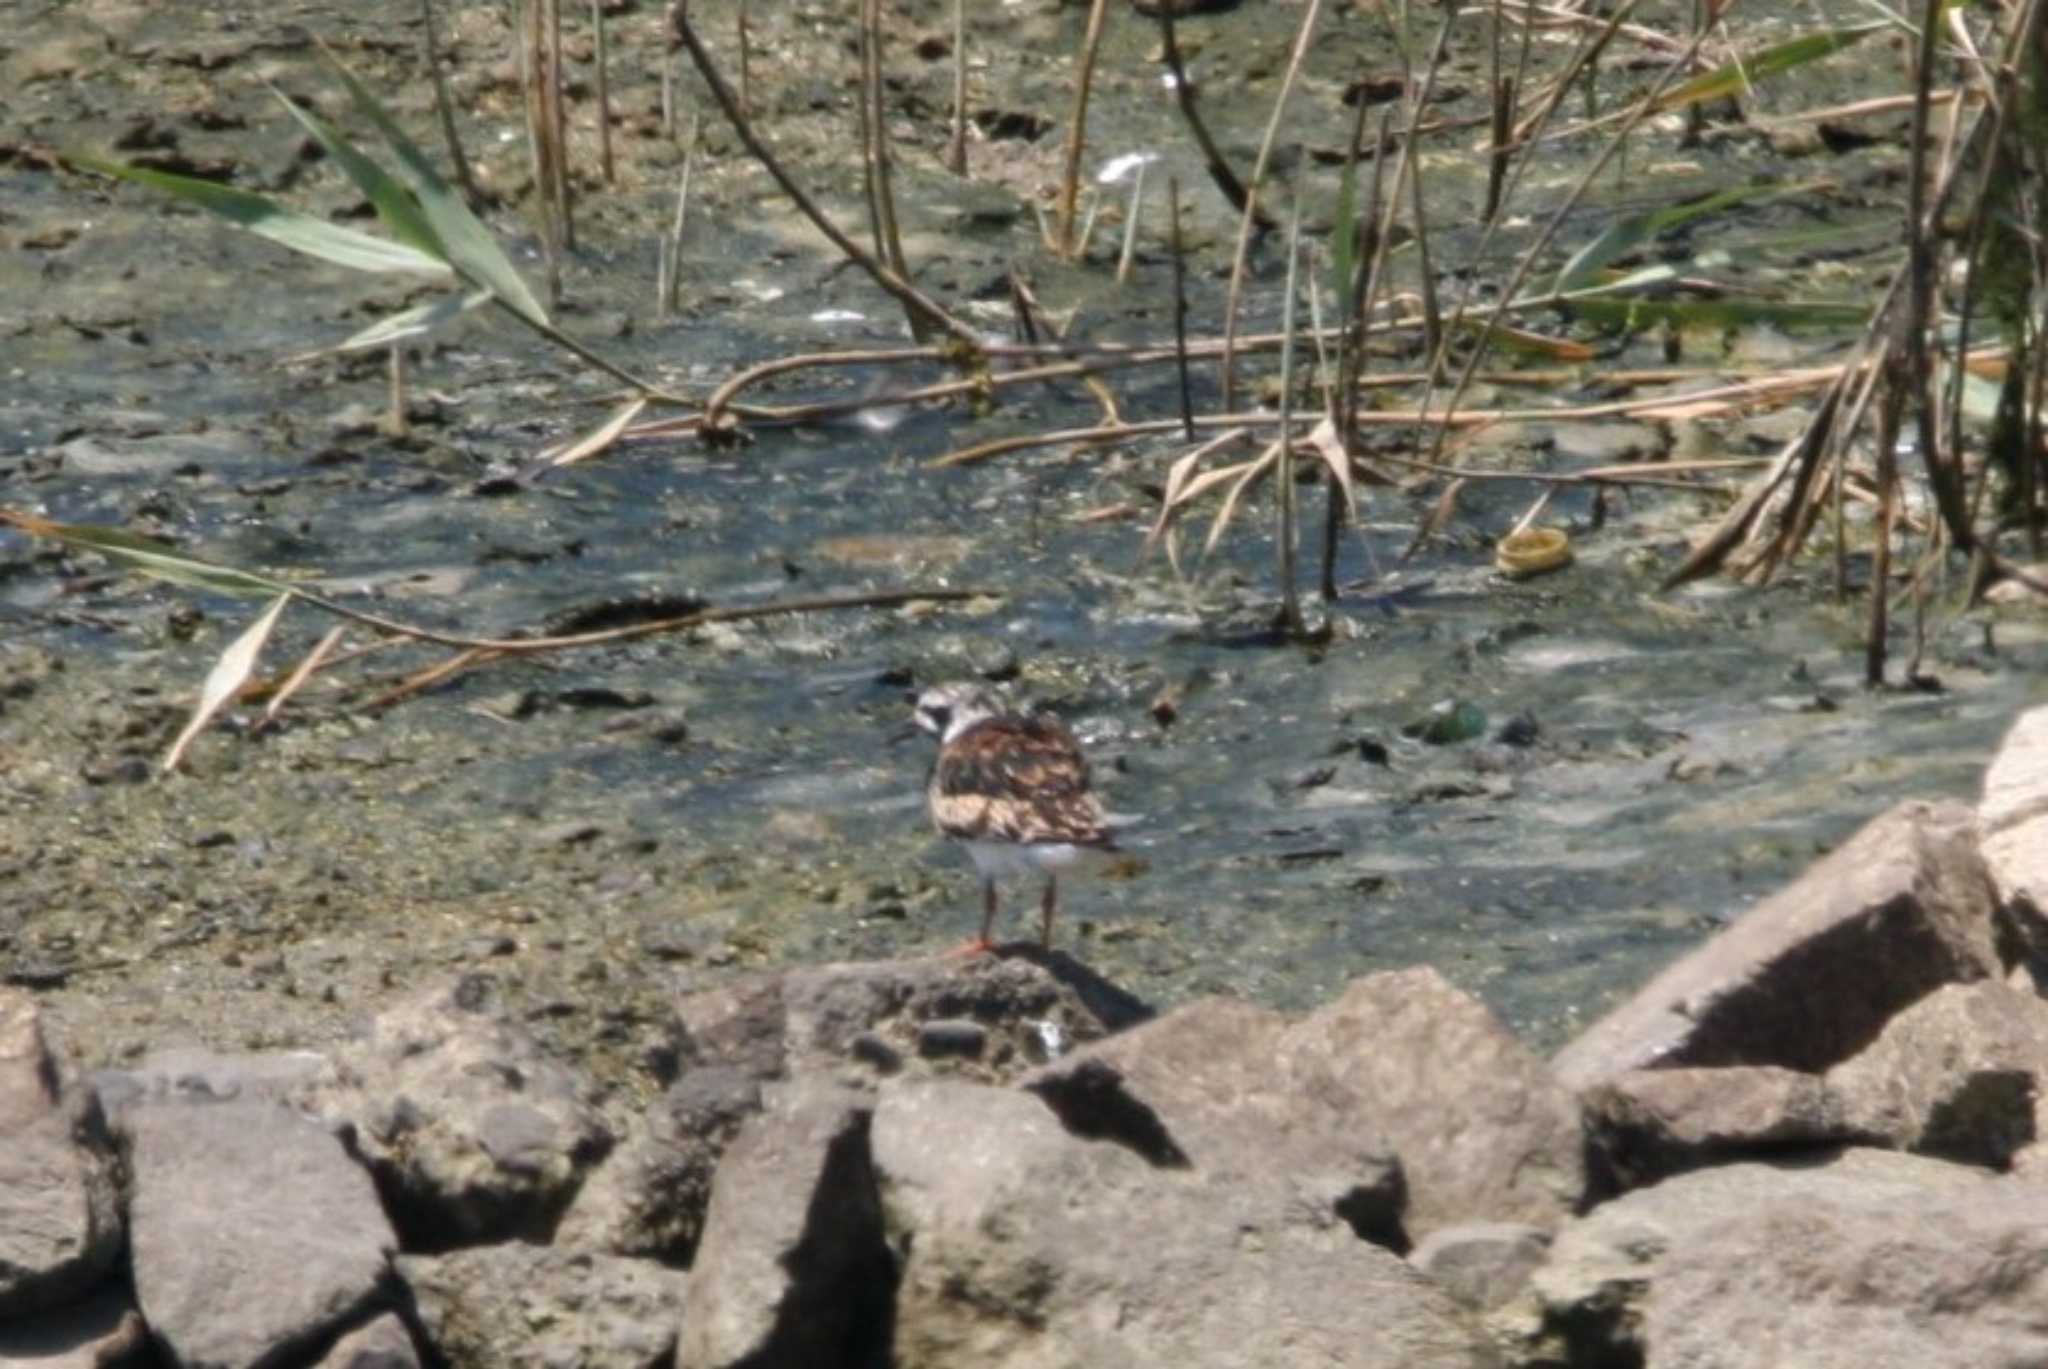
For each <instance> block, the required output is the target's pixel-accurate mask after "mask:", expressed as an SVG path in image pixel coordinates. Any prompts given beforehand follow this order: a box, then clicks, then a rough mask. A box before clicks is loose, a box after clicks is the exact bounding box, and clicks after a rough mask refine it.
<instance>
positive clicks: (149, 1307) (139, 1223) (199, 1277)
mask: <svg viewBox="0 0 2048 1369" xmlns="http://www.w3.org/2000/svg"><path fill="white" fill-rule="evenodd" d="M118 1125H119V1128H120V1133H121V1139H122V1141H123V1143H124V1149H125V1150H126V1153H127V1156H128V1165H129V1183H130V1186H131V1194H130V1198H129V1244H130V1261H131V1264H132V1267H133V1271H134V1276H135V1295H136V1301H137V1302H138V1303H139V1304H140V1306H141V1308H142V1314H143V1316H144V1318H145V1319H147V1321H148V1322H149V1326H150V1330H151V1331H152V1332H153V1333H155V1335H156V1336H157V1338H158V1339H159V1340H161V1341H162V1342H163V1343H164V1344H165V1346H167V1347H168V1348H169V1350H170V1352H171V1354H172V1355H173V1356H174V1357H175V1360H176V1362H177V1363H178V1364H179V1365H181V1366H188V1367H190V1369H201V1367H202V1366H204V1367H208V1369H210V1367H211V1366H220V1369H229V1366H236V1367H239V1366H250V1365H264V1364H273V1363H279V1362H283V1361H287V1360H290V1359H293V1358H296V1357H299V1356H303V1355H305V1354H307V1353H309V1352H310V1351H312V1350H313V1349H315V1348H316V1347H317V1346H318V1345H319V1344H320V1343H321V1342H322V1341H323V1340H325V1339H327V1338H329V1337H332V1336H333V1335H334V1334H335V1333H336V1331H338V1330H339V1329H340V1328H341V1327H342V1326H343V1325H345V1324H347V1323H348V1322H350V1321H351V1320H354V1319H355V1318H357V1317H358V1316H360V1315H361V1314H363V1313H364V1312H365V1311H366V1310H368V1309H369V1308H370V1307H371V1306H372V1305H373V1303H374V1302H375V1301H376V1300H377V1299H378V1298H380V1297H381V1296H383V1295H384V1293H385V1288H384V1280H385V1278H386V1277H387V1275H388V1272H389V1269H388V1265H387V1262H386V1260H387V1255H388V1253H389V1252H390V1251H391V1250H392V1248H393V1247H395V1246H396V1244H397V1240H396V1238H395V1236H394V1235H393V1234H392V1231H391V1227H390V1224H389V1223H388V1222H386V1221H385V1219H384V1213H383V1209H382V1208H381V1207H380V1206H379V1205H378V1202H377V1191H376V1188H375V1186H374V1185H373V1184H372V1183H371V1182H370V1176H369V1175H368V1174H367V1173H365V1172H364V1171H363V1169H362V1167H361V1166H359V1165H358V1164H356V1163H355V1161H353V1160H351V1159H350V1158H349V1156H348V1154H347V1152H346V1151H344V1150H343V1149H342V1147H341V1143H340V1142H339V1141H337V1140H336V1139H335V1137H334V1135H333V1134H332V1133H331V1132H329V1131H328V1130H326V1129H325V1128H323V1127H320V1126H318V1125H316V1124H315V1123H313V1122H311V1121H308V1120H307V1119H306V1118H304V1117H301V1116H300V1115H298V1114H297V1113H295V1112H293V1111H291V1110H289V1109H288V1108H286V1107H284V1106H282V1105H280V1104H276V1103H266V1102H247V1101H242V1100H235V1101H231V1102H225V1103H191V1102H141V1103H137V1104H135V1105H132V1106H130V1107H128V1108H126V1109H124V1110H123V1111H122V1113H121V1115H120V1118H119V1124H118Z"/></svg>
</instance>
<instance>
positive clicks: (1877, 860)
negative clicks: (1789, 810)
mask: <svg viewBox="0 0 2048 1369" xmlns="http://www.w3.org/2000/svg"><path fill="white" fill-rule="evenodd" d="M1997 907H1998V894H1997V889H1996V887H1995V886H1994V885H1993V883H1992V880H1991V875H1990V872H1989V871H1988V870H1987V869H1986V868H1985V865H1984V861H1983V858H1982V857H1981V856H1980V855H1979V854H1978V851H1977V832H1976V820H1975V818H1974V816H1973V815H1972V813H1971V812H1970V810H1969V809H1967V808H1964V807H1963V806H1961V805H1960V804H1954V803H1936V804H1928V803H1903V804H1900V805H1899V806H1898V807H1896V808H1893V809H1892V810H1890V811H1889V812H1887V813H1884V814H1883V815H1881V816H1879V817H1877V818H1874V819H1872V820H1871V822H1869V823H1868V824H1867V825H1866V826H1865V827H1864V828H1863V829H1862V830H1861V831H1860V832H1858V833H1857V834H1856V835H1855V836H1853V837H1851V838H1850V839H1849V840H1848V841H1846V842H1844V843H1843V844H1842V845H1841V846H1840V847H1838V848H1836V849H1835V850H1834V851H1833V852H1831V853H1830V854H1829V855H1827V856H1826V857H1825V858H1823V859H1822V860H1820V861H1818V862H1817V863H1815V864H1814V865H1813V866H1812V867H1811V868H1810V869H1809V870H1807V872H1806V873H1805V874H1804V875H1802V876H1800V878H1799V879H1797V880H1795V881H1794V882H1793V883H1792V884H1790V885H1789V886H1787V887H1786V888H1784V889H1782V890H1780V891H1779V892H1778V893H1776V894H1774V895H1772V896H1771V897H1770V898H1767V899H1765V900H1764V901H1763V902H1762V903H1759V904H1757V905H1756V906H1755V907H1754V908H1752V909H1750V910H1749V911H1748V912H1747V913H1745V914H1743V915H1742V917H1741V918H1739V919H1738V920H1737V921H1736V922H1735V923H1734V924H1733V925H1732V926H1730V927H1729V928H1727V929H1726V930H1725V931H1723V932H1721V933H1720V934H1719V935H1718V936H1716V937H1714V938H1713V939H1712V940H1711V941H1709V942H1707V943H1706V944H1705V945H1704V946H1701V947H1700V948H1699V949H1698V950H1695V951H1693V952H1692V953H1691V954H1689V955H1686V956H1684V957H1683V958H1681V959H1680V960H1679V961H1677V962H1676V963H1675V964H1673V965H1671V966H1670V967H1669V968H1667V969H1666V970H1664V972H1663V973H1661V974H1659V975H1658V976H1657V977H1656V978H1655V979H1653V980H1651V981H1650V983H1649V984H1648V985H1647V986H1646V987H1645V988H1643V989H1642V990H1641V991H1639V992H1638V993H1637V994H1635V995H1634V996H1633V997H1632V998H1630V999H1629V1000H1628V1001H1626V1002H1625V1003H1623V1004H1622V1005H1621V1006H1620V1007H1618V1008H1616V1009H1615V1010H1614V1011H1613V1012H1611V1013H1609V1014H1608V1015H1607V1016H1606V1017H1604V1018H1602V1019H1601V1020H1600V1021H1599V1022H1596V1023H1595V1024H1594V1025H1593V1026H1592V1027H1591V1028H1589V1029H1588V1030H1587V1031H1586V1032H1585V1033H1584V1034H1583V1035H1581V1036H1580V1037H1579V1038H1578V1039H1577V1040H1575V1041H1573V1042H1572V1043H1571V1044H1569V1045H1568V1046H1566V1047H1565V1048H1564V1050H1563V1051H1561V1052H1559V1053H1558V1055H1557V1057H1556V1059H1555V1060H1554V1061H1553V1065H1554V1067H1555V1068H1556V1070H1557V1073H1558V1076H1559V1077H1560V1078H1561V1079H1563V1080H1564V1082H1565V1083H1566V1084H1567V1085H1569V1086H1570V1087H1572V1088H1575V1089H1583V1088H1586V1087H1588V1086H1590V1085H1592V1084H1596V1083H1599V1082H1601V1081H1603V1080H1606V1079H1611V1078H1613V1077H1614V1076H1615V1075H1617V1074H1620V1073H1622V1072H1623V1071H1625V1070H1631V1069H1645V1068H1672V1067H1678V1066H1715V1065H1781V1066H1784V1067H1785V1068H1787V1069H1796V1070H1807V1071H1811V1072H1819V1071H1822V1070H1825V1069H1827V1068H1829V1067H1830V1066H1832V1065H1835V1064H1838V1063H1839V1062H1841V1061H1843V1060H1846V1059H1847V1058H1848V1057H1850V1056H1851V1055H1854V1054H1855V1053H1856V1052H1857V1051H1859V1050H1861V1049H1862V1048H1863V1047H1864V1046H1866V1045H1868V1044H1869V1043H1870V1042H1871V1041H1872V1040H1874V1039H1875V1038H1876V1036H1877V1034H1878V1032H1880V1031H1882V1030H1883V1028H1884V1024H1885V1022H1886V1021H1887V1020H1889V1019H1890V1017H1891V1016H1892V1014H1894V1013H1896V1012H1898V1011H1899V1010H1900V1009H1901V1008H1904V1007H1906V1006H1907V1005H1908V1004H1910V1003H1913V1002H1915V1001H1917V1000H1918V999H1919V998H1921V997H1922V996H1924V995H1925V994H1927V993H1929V992H1931V991H1933V990H1934V989H1936V988H1938V987H1939V986H1941V985H1943V984H1951V983H1957V982H1967V981H1970V980H1976V979H1985V978H1996V977H1999V976H2000V975H2001V974H2002V973H2003V971H2004V968H2005V967H2004V964H2003V962H2002V961H2001V959H2000V956H1999V954H1998V952H1997V950H1996V948H1995V933H1994V923H1993V917H1994V911H1995V910H1996V909H1997Z"/></svg>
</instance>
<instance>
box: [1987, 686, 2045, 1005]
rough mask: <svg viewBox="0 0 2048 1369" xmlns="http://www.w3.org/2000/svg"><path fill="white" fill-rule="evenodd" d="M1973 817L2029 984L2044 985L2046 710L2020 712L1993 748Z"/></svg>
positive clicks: (2035, 709)
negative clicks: (2024, 951)
mask: <svg viewBox="0 0 2048 1369" xmlns="http://www.w3.org/2000/svg"><path fill="white" fill-rule="evenodd" d="M1977 817H1978V820H1979V821H1980V822H1982V823H1983V825H1984V863H1985V864H1986V865H1988V866H1989V867H1990V868H1991V874H1992V877H1993V878H1994V879H1996V880H1997V881H1998V888H1999V890H2000V891H2001V892H2002V893H2003V894H2004V895H2005V897H2006V900H2007V903H2008V905H2009V910H2010V911H2011V912H2012V913H2013V915H2014V916H2015V918H2016V919H2017V920H2018V922H2019V924H2020V925H2019V926H2017V927H2016V928H2014V930H2015V931H2016V932H2018V933H2019V934H2020V935H2021V938H2022V939H2023V940H2024V941H2025V942H2026V943H2027V945H2028V950H2029V952H2030V954H2028V955H2027V957H2026V958H2027V960H2028V961H2029V962H2030V963H2029V968H2030V969H2031V970H2032V972H2033V975H2034V979H2035V982H2036V983H2037V984H2048V932H2044V931H2043V929H2042V926H2041V921H2042V915H2041V910H2043V909H2048V708H2034V709H2029V710H2028V711H2027V712H2025V713H2022V714H2021V715H2020V716H2019V719H2018V720H2017V721H2016V722H2014V723H2013V725H2012V728H2011V730H2010V731H2008V732H2007V733H2006V734H2005V739H2004V740H2003V741H2001V742H2000V743H1999V744H1998V751H1997V754H1995V755H1994V756H1992V758H1991V764H1990V765H1988V766H1986V767H1985V769H1984V797H1983V799H1982V800H1981V801H1980V802H1979V803H1978V804H1977ZM2013 905H2017V906H2013ZM2008 956H2009V958H2010V952H2008Z"/></svg>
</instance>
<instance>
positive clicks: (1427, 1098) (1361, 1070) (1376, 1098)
mask: <svg viewBox="0 0 2048 1369" xmlns="http://www.w3.org/2000/svg"><path fill="white" fill-rule="evenodd" d="M1281 1051H1282V1058H1283V1059H1284V1061H1285V1067H1286V1069H1287V1070H1288V1072H1289V1073H1290V1074H1291V1075H1292V1077H1294V1078H1295V1079H1296V1080H1298V1081H1299V1082H1300V1084H1301V1086H1302V1087H1303V1088H1305V1089H1313V1090H1317V1091H1320V1090H1321V1089H1322V1088H1323V1087H1325V1086H1326V1082H1335V1083H1336V1084H1337V1085H1338V1086H1339V1087H1340V1088H1343V1089H1345V1090H1348V1091H1349V1092H1350V1093H1352V1094H1353V1095H1354V1096H1356V1097H1357V1098H1359V1099H1360V1100H1362V1103H1363V1109H1362V1115H1363V1117H1364V1118H1366V1119H1368V1120H1369V1121H1370V1123H1371V1124H1372V1126H1373V1127H1375V1128H1376V1129H1378V1130H1379V1131H1380V1132H1381V1133H1383V1134H1384V1135H1385V1136H1386V1138H1387V1139H1388V1140H1389V1141H1390V1142H1392V1144H1393V1147H1394V1151H1395V1153H1396V1154H1397V1155H1399V1156H1400V1159H1401V1172H1402V1174H1403V1175H1404V1176H1405V1177H1406V1179H1407V1186H1408V1208H1407V1213H1406V1216H1405V1219H1404V1220H1405V1223H1406V1226H1407V1229H1408V1234H1409V1235H1410V1237H1411V1238H1420V1237H1421V1236H1424V1235H1426V1234H1428V1233H1429V1232H1431V1231H1433V1230H1435V1229H1436V1228H1438V1227H1439V1226H1444V1225H1448V1224H1451V1223H1458V1222H1469V1221H1480V1220H1486V1221H1516V1222H1527V1223H1529V1224H1531V1225H1535V1226H1539V1227H1553V1226H1555V1225H1557V1224H1558V1222H1560V1221H1561V1220H1562V1219H1564V1218H1565V1217H1567V1216H1569V1215H1570V1214H1571V1212H1572V1211H1573V1209H1574V1208H1575V1207H1576V1205H1577V1204H1578V1202H1579V1200H1580V1198H1581V1197H1582V1196H1583V1194H1584V1192H1585V1185H1586V1173H1585V1154H1584V1145H1585V1143H1584V1137H1583V1134H1582V1128H1581V1123H1580V1118H1579V1107H1578V1104H1577V1102H1576V1101H1575V1100H1574V1099H1573V1098H1572V1096H1571V1095H1570V1094H1569V1093H1568V1092H1566V1091H1565V1090H1564V1089H1563V1088H1562V1087H1560V1086H1559V1085H1558V1083H1557V1081H1556V1079H1555V1078H1553V1077H1552V1075H1551V1073H1550V1070H1549V1069H1548V1067H1547V1066H1545V1064H1544V1062H1543V1061H1542V1059H1541V1058H1539V1057H1538V1056H1537V1055H1536V1054H1535V1053H1534V1052H1532V1051H1531V1050H1530V1049H1529V1048H1528V1047H1527V1046H1525V1045H1523V1044H1522V1043H1521V1042H1520V1041H1519V1040H1517V1039H1516V1037H1515V1036H1514V1034H1513V1033H1512V1032H1510V1031H1508V1029H1507V1028H1506V1027H1504V1026H1502V1025H1501V1023H1500V1021H1499V1019H1497V1018H1495V1017H1494V1015H1493V1014H1492V1012H1490V1011H1489V1010H1488V1009H1487V1007H1486V1005H1485V1004H1483V1003H1481V1002H1480V1001H1479V1000H1478V999H1476V998H1473V997H1472V996H1471V995H1469V994H1466V993H1464V992H1462V991H1461V990H1459V989H1457V988H1456V987H1454V986H1453V985H1452V984H1451V983H1450V982H1449V981H1447V980H1445V979H1444V978H1443V976H1441V975H1439V974H1438V973H1437V972H1436V971H1435V970H1433V969H1430V968H1428V967H1426V966H1424V967H1419V968H1416V969H1412V970H1400V971H1396V972H1393V973H1388V974H1376V975H1370V976H1367V977H1366V978H1364V979H1359V980H1355V981H1353V982H1352V984H1351V985H1350V986H1349V987H1348V988H1346V989H1345V991H1344V993H1343V994H1342V995H1341V996H1340V997H1339V998H1338V999H1337V1000H1336V1001H1335V1002H1333V1003H1330V1004H1327V1005H1326V1006H1324V1007H1321V1008H1318V1009H1317V1010H1316V1011H1314V1012H1313V1013H1310V1014H1309V1015H1308V1016H1307V1017H1306V1018H1304V1019H1302V1020H1301V1021H1300V1022H1298V1023H1296V1024H1294V1025H1293V1026H1291V1027H1289V1028H1288V1029H1287V1030H1286V1031H1285V1032H1284V1033H1283V1034H1282V1043H1281Z"/></svg>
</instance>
